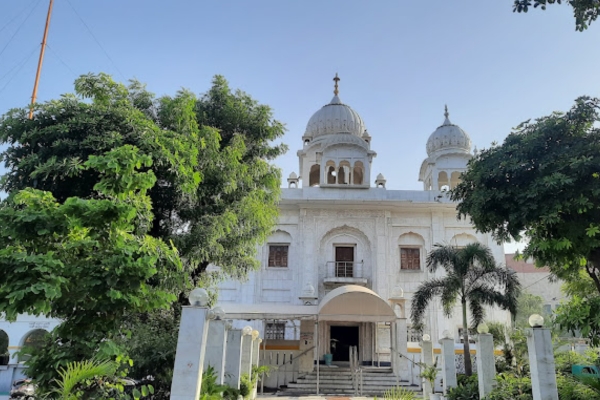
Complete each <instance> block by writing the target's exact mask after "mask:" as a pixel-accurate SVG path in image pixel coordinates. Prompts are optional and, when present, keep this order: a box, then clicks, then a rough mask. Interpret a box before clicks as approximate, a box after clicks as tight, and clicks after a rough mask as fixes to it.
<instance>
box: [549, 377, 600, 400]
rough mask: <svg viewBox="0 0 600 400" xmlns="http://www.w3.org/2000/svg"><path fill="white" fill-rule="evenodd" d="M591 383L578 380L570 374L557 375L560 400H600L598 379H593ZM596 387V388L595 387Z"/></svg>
mask: <svg viewBox="0 0 600 400" xmlns="http://www.w3.org/2000/svg"><path fill="white" fill-rule="evenodd" d="M591 380H592V381H591V382H590V381H588V382H585V381H582V380H579V379H576V378H575V377H573V376H572V375H569V374H557V376H556V385H557V386H558V397H559V399H560V400H600V390H598V385H597V381H598V379H597V378H591ZM594 385H596V387H594Z"/></svg>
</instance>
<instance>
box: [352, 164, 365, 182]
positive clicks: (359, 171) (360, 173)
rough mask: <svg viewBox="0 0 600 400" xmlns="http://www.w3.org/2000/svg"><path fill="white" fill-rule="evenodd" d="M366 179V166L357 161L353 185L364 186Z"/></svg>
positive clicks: (353, 174)
mask: <svg viewBox="0 0 600 400" xmlns="http://www.w3.org/2000/svg"><path fill="white" fill-rule="evenodd" d="M363 177H364V166H363V163H362V162H361V161H357V162H355V163H354V171H353V173H352V178H353V182H352V183H353V184H355V185H362V184H363Z"/></svg>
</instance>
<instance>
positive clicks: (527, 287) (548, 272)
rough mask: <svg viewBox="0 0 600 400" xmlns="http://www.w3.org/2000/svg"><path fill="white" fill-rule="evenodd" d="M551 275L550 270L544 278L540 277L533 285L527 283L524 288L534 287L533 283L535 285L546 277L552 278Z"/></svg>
mask: <svg viewBox="0 0 600 400" xmlns="http://www.w3.org/2000/svg"><path fill="white" fill-rule="evenodd" d="M550 275H551V274H550V273H549V272H548V275H546V276H544V277H543V278H540V279H538V280H537V281H535V282H533V283H532V284H531V285H527V286H525V287H524V288H523V289H527V288H530V287H532V286H533V285H535V284H536V283H538V282H539V281H543V280H544V279H548V278H550Z"/></svg>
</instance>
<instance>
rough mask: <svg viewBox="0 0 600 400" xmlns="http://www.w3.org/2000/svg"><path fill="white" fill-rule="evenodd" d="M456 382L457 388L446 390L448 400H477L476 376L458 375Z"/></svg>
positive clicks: (477, 384) (477, 385)
mask: <svg viewBox="0 0 600 400" xmlns="http://www.w3.org/2000/svg"><path fill="white" fill-rule="evenodd" d="M457 381H458V386H457V387H455V388H450V389H449V390H448V395H447V396H446V398H447V399H448V400H479V383H478V381H477V375H471V376H467V375H458V377H457Z"/></svg>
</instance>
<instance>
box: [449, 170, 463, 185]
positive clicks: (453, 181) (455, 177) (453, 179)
mask: <svg viewBox="0 0 600 400" xmlns="http://www.w3.org/2000/svg"><path fill="white" fill-rule="evenodd" d="M460 174H461V173H460V172H458V171H454V172H453V173H452V174H451V175H450V187H451V188H452V189H454V188H455V187H456V186H458V184H459V183H460V182H461V180H460Z"/></svg>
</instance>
